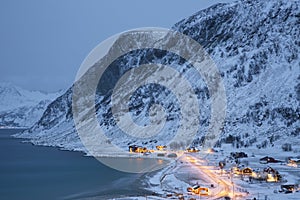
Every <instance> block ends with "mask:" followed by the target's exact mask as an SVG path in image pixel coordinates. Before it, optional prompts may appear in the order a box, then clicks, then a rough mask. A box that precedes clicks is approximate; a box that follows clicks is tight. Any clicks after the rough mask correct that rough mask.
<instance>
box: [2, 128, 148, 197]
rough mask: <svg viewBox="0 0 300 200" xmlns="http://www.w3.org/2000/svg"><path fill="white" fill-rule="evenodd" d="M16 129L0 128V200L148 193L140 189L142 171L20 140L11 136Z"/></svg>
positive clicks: (117, 195) (78, 153) (133, 162)
mask: <svg viewBox="0 0 300 200" xmlns="http://www.w3.org/2000/svg"><path fill="white" fill-rule="evenodd" d="M18 131H20V130H13V129H0V199H1V200H4V199H7V200H14V199H29V200H34V199H80V198H85V197H99V199H108V198H112V197H119V196H124V195H142V196H144V195H145V194H147V193H148V192H147V191H145V190H143V189H142V188H141V181H142V178H143V175H142V174H130V173H125V172H120V171H116V170H114V169H111V168H109V167H107V166H105V165H103V164H101V163H100V162H99V161H97V160H96V159H95V158H93V157H85V156H83V153H80V152H70V151H61V150H59V149H57V148H53V147H42V146H34V145H32V144H30V143H22V139H16V138H13V137H12V136H11V135H12V134H14V133H17V132H18ZM138 162H140V160H139V161H138ZM131 163H132V164H133V165H135V164H136V163H135V161H131ZM97 199H98V198H97Z"/></svg>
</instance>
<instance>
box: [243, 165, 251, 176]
mask: <svg viewBox="0 0 300 200" xmlns="http://www.w3.org/2000/svg"><path fill="white" fill-rule="evenodd" d="M252 172H253V170H252V169H251V168H250V167H246V168H244V169H242V174H243V175H249V176H250V175H252Z"/></svg>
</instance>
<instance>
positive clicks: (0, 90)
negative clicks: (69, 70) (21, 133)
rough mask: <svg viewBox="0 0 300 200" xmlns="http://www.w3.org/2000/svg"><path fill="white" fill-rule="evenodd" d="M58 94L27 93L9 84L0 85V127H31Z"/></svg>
mask: <svg viewBox="0 0 300 200" xmlns="http://www.w3.org/2000/svg"><path fill="white" fill-rule="evenodd" d="M59 95H60V93H50V94H46V93H42V92H39V91H28V90H25V89H22V88H20V87H17V86H15V85H13V84H11V83H0V126H4V127H31V126H32V125H33V124H34V123H36V122H37V121H38V120H39V119H40V118H41V116H42V115H43V112H44V111H45V110H46V108H47V106H48V104H49V103H51V102H52V101H53V100H55V98H56V97H58V96H59Z"/></svg>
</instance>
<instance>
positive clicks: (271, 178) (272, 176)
mask: <svg viewBox="0 0 300 200" xmlns="http://www.w3.org/2000/svg"><path fill="white" fill-rule="evenodd" d="M264 173H265V174H266V181H267V182H278V181H279V180H280V179H281V175H280V174H279V172H278V171H277V170H275V169H273V168H272V167H267V168H265V169H264Z"/></svg>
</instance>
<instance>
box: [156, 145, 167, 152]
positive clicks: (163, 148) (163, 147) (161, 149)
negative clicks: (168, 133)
mask: <svg viewBox="0 0 300 200" xmlns="http://www.w3.org/2000/svg"><path fill="white" fill-rule="evenodd" d="M166 148H167V146H163V145H158V146H156V149H157V150H158V151H164V150H166Z"/></svg>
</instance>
